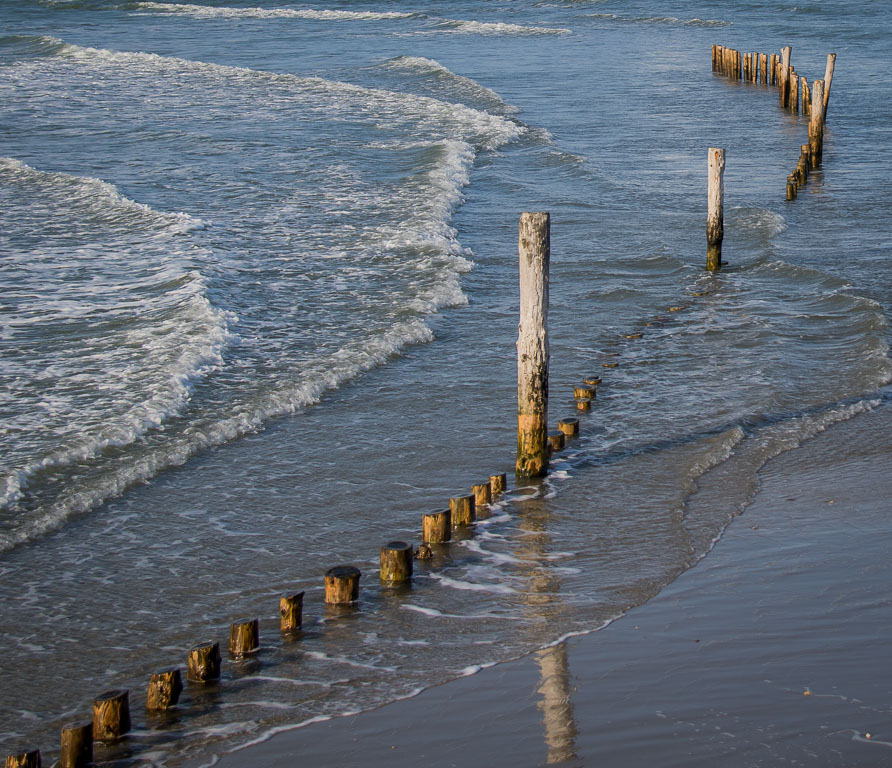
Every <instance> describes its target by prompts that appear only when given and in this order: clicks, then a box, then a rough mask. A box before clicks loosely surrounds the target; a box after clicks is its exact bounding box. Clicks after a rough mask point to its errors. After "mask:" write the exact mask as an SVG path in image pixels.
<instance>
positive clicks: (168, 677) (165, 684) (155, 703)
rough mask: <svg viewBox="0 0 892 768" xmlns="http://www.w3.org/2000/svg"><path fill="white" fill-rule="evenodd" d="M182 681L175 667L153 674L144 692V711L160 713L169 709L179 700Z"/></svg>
mask: <svg viewBox="0 0 892 768" xmlns="http://www.w3.org/2000/svg"><path fill="white" fill-rule="evenodd" d="M182 692H183V680H182V677H181V676H180V670H179V668H177V667H173V668H171V669H164V670H162V671H161V672H155V673H154V674H153V675H152V677H151V678H150V679H149V687H148V689H147V690H146V709H150V710H153V711H160V710H164V709H169V708H170V707H172V706H174V705H175V704H176V703H177V702H178V701H179V700H180V694H181V693H182Z"/></svg>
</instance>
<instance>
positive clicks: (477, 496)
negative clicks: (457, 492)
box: [471, 482, 492, 509]
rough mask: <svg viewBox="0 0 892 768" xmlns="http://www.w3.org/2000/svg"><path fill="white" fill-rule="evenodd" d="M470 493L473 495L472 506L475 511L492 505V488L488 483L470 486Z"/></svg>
mask: <svg viewBox="0 0 892 768" xmlns="http://www.w3.org/2000/svg"><path fill="white" fill-rule="evenodd" d="M471 493H473V494H474V504H475V506H476V507H477V509H479V508H480V507H485V506H487V505H489V504H492V488H491V487H490V485H489V483H488V482H486V483H480V484H479V485H472V486H471Z"/></svg>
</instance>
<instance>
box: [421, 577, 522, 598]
mask: <svg viewBox="0 0 892 768" xmlns="http://www.w3.org/2000/svg"><path fill="white" fill-rule="evenodd" d="M432 578H434V579H436V580H437V581H439V582H440V583H441V584H442V585H443V586H444V587H452V588H453V589H461V590H466V591H469V592H490V593H492V594H496V595H514V594H517V590H516V589H514V588H513V587H509V586H508V585H507V584H481V583H479V582H474V581H465V580H463V579H453V578H451V577H450V576H444V575H443V574H441V573H434V574H432Z"/></svg>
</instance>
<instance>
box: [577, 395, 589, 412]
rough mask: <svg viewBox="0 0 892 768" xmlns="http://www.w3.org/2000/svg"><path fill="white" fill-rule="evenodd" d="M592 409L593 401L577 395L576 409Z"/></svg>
mask: <svg viewBox="0 0 892 768" xmlns="http://www.w3.org/2000/svg"><path fill="white" fill-rule="evenodd" d="M591 409H592V401H591V399H590V398H588V397H577V398H576V410H577V411H590V410H591Z"/></svg>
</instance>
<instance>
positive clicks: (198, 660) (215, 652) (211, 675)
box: [186, 641, 222, 683]
mask: <svg viewBox="0 0 892 768" xmlns="http://www.w3.org/2000/svg"><path fill="white" fill-rule="evenodd" d="M221 661H222V659H221V658H220V643H215V642H210V641H208V642H204V643H199V644H198V645H193V646H192V647H191V648H190V649H189V652H188V653H187V654H186V679H187V680H190V681H192V682H193V683H208V682H210V681H211V680H217V679H219V677H220V662H221Z"/></svg>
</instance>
